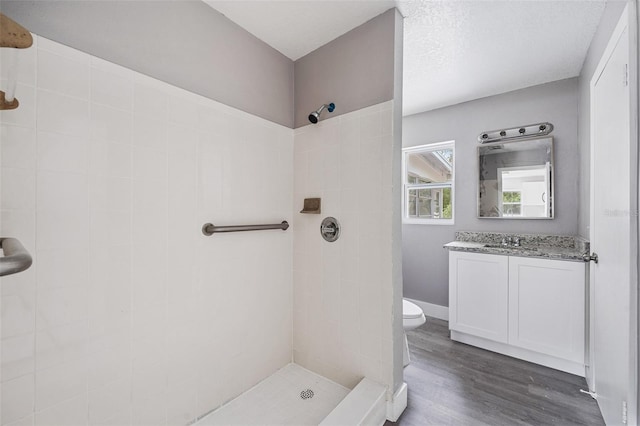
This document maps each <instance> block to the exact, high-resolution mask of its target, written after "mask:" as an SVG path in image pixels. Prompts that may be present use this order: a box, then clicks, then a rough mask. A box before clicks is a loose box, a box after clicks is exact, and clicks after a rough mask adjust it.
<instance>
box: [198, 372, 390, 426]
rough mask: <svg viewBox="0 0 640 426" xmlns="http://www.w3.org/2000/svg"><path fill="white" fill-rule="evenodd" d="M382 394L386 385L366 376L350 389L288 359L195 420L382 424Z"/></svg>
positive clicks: (201, 425)
mask: <svg viewBox="0 0 640 426" xmlns="http://www.w3.org/2000/svg"><path fill="white" fill-rule="evenodd" d="M363 385H366V386H365V388H366V389H365V392H362V390H363ZM372 391H373V392H372ZM384 395H385V388H384V387H383V386H382V385H379V384H377V383H375V382H372V381H370V380H367V379H363V381H362V382H360V384H358V386H356V388H355V389H354V390H353V391H350V390H349V389H347V388H345V387H344V386H341V385H339V384H337V383H334V382H332V381H330V380H328V379H325V378H324V377H322V376H319V375H317V374H315V373H312V372H311V371H309V370H307V369H305V368H302V367H300V366H299V365H296V364H288V365H287V366H285V367H283V368H281V369H280V370H278V371H276V372H275V373H274V374H272V375H271V376H269V377H267V378H266V379H265V380H263V381H262V382H260V383H258V384H257V385H256V386H254V387H253V388H251V389H250V390H248V391H247V392H245V393H243V394H242V395H240V396H238V397H237V398H235V399H233V400H231V401H229V402H228V403H227V404H225V405H223V406H222V407H220V408H218V409H217V410H215V411H213V412H211V413H209V414H207V415H206V416H204V417H202V418H201V419H200V420H198V421H197V422H196V423H195V426H214V425H215V426H218V425H225V426H226V425H246V426H248V425H278V426H280V425H295V426H302V425H310V426H311V425H314V426H317V425H320V424H322V425H345V426H346V425H358V424H365V422H366V424H380V425H381V424H383V423H384V421H385V417H386V416H385V400H384Z"/></svg>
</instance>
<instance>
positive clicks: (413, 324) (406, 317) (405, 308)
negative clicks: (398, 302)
mask: <svg viewBox="0 0 640 426" xmlns="http://www.w3.org/2000/svg"><path fill="white" fill-rule="evenodd" d="M426 321H427V319H426V318H425V316H424V312H422V309H420V306H418V305H416V304H415V303H413V302H409V301H408V300H406V299H402V326H403V327H404V351H403V352H404V354H403V355H404V366H405V367H406V366H407V365H409V362H410V361H411V360H410V359H409V342H408V341H407V331H409V330H413V329H414V328H418V327H420V326H421V325H422V324H424V323H425V322H426Z"/></svg>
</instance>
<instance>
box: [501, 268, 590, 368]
mask: <svg viewBox="0 0 640 426" xmlns="http://www.w3.org/2000/svg"><path fill="white" fill-rule="evenodd" d="M585 272H586V267H585V264H584V263H581V262H568V261H558V260H547V259H534V258H526V257H510V258H509V344H510V345H513V346H518V347H521V348H525V349H529V350H532V351H536V352H540V353H544V354H548V355H552V356H556V357H559V358H563V359H567V360H571V361H575V362H578V363H584V353H585V346H584V345H585V328H584V327H585Z"/></svg>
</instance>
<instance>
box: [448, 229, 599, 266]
mask: <svg viewBox="0 0 640 426" xmlns="http://www.w3.org/2000/svg"><path fill="white" fill-rule="evenodd" d="M507 236H512V237H513V236H518V237H520V240H521V247H502V245H501V242H502V238H503V237H507ZM444 248H446V249H448V250H453V251H466V252H472V253H486V254H497V255H503V256H519V257H537V258H543V259H555V260H569V261H574V262H583V261H584V260H583V259H582V257H583V256H584V255H585V254H587V253H588V252H589V242H588V241H586V240H585V239H583V238H580V237H576V236H563V235H537V234H505V233H497V232H456V241H452V242H450V243H447V244H445V245H444Z"/></svg>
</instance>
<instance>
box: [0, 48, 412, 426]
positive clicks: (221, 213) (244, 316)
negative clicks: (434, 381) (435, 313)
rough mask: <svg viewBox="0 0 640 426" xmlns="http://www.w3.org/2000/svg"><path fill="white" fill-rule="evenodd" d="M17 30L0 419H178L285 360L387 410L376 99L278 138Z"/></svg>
mask: <svg viewBox="0 0 640 426" xmlns="http://www.w3.org/2000/svg"><path fill="white" fill-rule="evenodd" d="M34 38H35V40H34V46H33V47H32V48H30V49H26V50H24V51H20V52H19V62H18V64H19V72H18V81H19V84H18V88H17V97H18V98H19V100H20V107H19V108H18V109H16V110H12V111H3V112H1V113H0V123H1V132H2V133H1V141H0V142H1V151H0V158H1V166H2V168H1V170H2V175H1V194H0V195H1V202H0V210H1V222H0V234H2V235H3V236H4V235H7V236H15V237H18V238H19V239H20V240H21V241H22V242H23V244H24V245H25V247H26V248H27V249H28V250H29V251H30V252H31V253H32V254H33V257H34V265H33V266H32V267H31V268H30V269H29V270H27V271H26V272H24V273H21V274H17V275H12V276H9V277H4V278H3V279H2V306H1V314H2V328H1V338H2V354H1V359H2V366H1V367H2V375H1V379H0V380H1V382H2V397H1V399H2V407H1V410H2V412H1V424H2V425H18V424H20V425H31V424H36V425H40V424H42V425H44V424H58V425H75V424H114V425H124V424H146V425H163V424H171V425H173V424H176V425H179V424H187V423H189V422H192V421H194V420H195V419H197V418H199V417H201V416H203V415H204V414H206V413H208V412H210V411H211V410H213V409H215V408H217V407H220V406H221V405H222V404H224V403H226V402H228V401H229V400H231V399H232V398H234V397H236V396H238V395H239V394H241V393H243V392H245V391H246V390H248V389H250V388H251V387H252V386H254V385H256V384H257V383H259V382H260V381H261V380H263V379H265V378H266V377H268V376H270V375H271V374H273V373H274V372H276V371H277V370H278V369H280V368H282V367H284V366H286V365H287V364H288V363H291V362H295V363H297V364H298V365H300V366H302V367H305V368H307V369H309V370H311V371H313V372H316V373H318V374H321V375H323V376H324V377H326V378H328V379H330V380H333V381H335V382H337V383H338V384H340V385H343V386H346V387H347V388H353V387H354V386H355V385H356V384H357V383H358V381H359V380H360V379H362V378H363V377H367V378H370V379H372V380H374V381H377V382H379V383H381V384H383V385H385V386H386V387H387V388H388V395H387V396H388V399H390V398H391V396H392V395H393V391H394V389H393V387H394V384H396V385H397V382H398V380H397V377H395V376H397V371H398V369H397V368H396V369H394V363H397V360H396V357H397V355H394V354H395V353H396V352H397V348H400V340H398V339H401V336H402V331H401V328H400V327H401V322H399V320H398V319H399V318H400V317H399V312H398V311H397V310H396V311H394V308H393V304H392V300H395V299H397V300H398V301H399V300H400V298H399V295H397V294H394V293H393V292H394V287H393V286H392V285H391V283H392V281H393V274H394V272H393V270H392V269H393V268H397V267H398V264H399V262H398V261H397V259H394V257H393V249H392V247H393V244H394V242H393V239H394V235H392V234H393V232H392V230H393V227H392V226H391V222H392V221H393V220H394V209H393V208H392V207H391V206H392V205H393V202H394V201H393V200H394V197H395V196H396V195H397V194H394V192H393V185H392V179H391V175H392V174H393V173H394V170H395V169H394V167H395V164H396V162H395V160H394V152H395V150H398V151H399V147H398V146H397V145H394V140H398V138H394V128H393V122H394V117H395V116H396V115H397V109H394V102H393V101H389V102H385V103H382V104H377V105H374V106H371V107H368V108H364V109H361V110H358V111H354V112H352V113H349V114H344V115H342V116H339V117H336V118H330V119H326V120H324V121H322V122H321V123H320V124H318V125H317V126H315V127H314V126H306V127H302V128H299V129H297V130H292V129H289V128H287V127H284V126H280V125H277V124H274V123H272V122H269V121H267V120H264V119H262V118H258V117H256V116H253V115H250V114H247V113H244V112H241V111H239V110H236V109H234V108H231V107H228V106H225V105H223V104H220V103H217V102H215V101H212V100H209V99H207V98H204V97H201V96H199V95H195V94H193V93H190V92H187V91H185V90H182V89H179V88H177V87H174V86H171V85H169V84H166V83H163V82H160V81H158V80H155V79H153V78H150V77H147V76H145V75H142V74H139V73H137V72H134V71H132V70H129V69H127V68H123V67H120V66H118V65H115V64H113V63H110V62H107V61H104V60H102V59H99V58H97V57H93V56H91V55H88V54H86V53H83V52H80V51H78V50H75V49H72V48H69V47H66V46H63V45H61V44H58V43H56V42H53V41H50V40H48V39H46V38H43V37H34ZM2 54H3V55H4V54H5V52H2ZM3 58H4V57H3ZM2 63H3V67H2V68H1V69H0V71H1V73H0V85H3V84H4V83H5V80H3V79H4V78H5V77H4V76H5V75H6V65H4V64H6V61H2ZM396 130H397V129H396ZM307 197H321V198H322V203H323V204H322V210H323V214H322V215H303V214H300V213H299V210H300V209H302V204H303V199H304V198H307ZM325 213H326V214H325ZM327 215H332V216H335V217H337V218H338V220H339V221H340V222H341V225H342V229H343V234H342V236H341V239H340V240H338V241H337V242H336V243H326V242H325V241H323V240H322V239H321V238H320V233H319V229H318V228H319V224H320V221H321V219H322V218H323V217H324V216H327ZM283 220H287V221H288V222H289V223H290V224H291V227H290V228H289V229H288V230H287V231H280V230H271V231H260V232H240V233H231V234H214V235H213V236H210V237H205V236H203V235H202V232H201V227H202V225H203V224H204V223H207V222H213V223H214V224H216V225H236V224H253V223H255V224H260V223H280V222H281V221H283ZM376 230H377V231H376ZM378 231H380V232H378ZM396 329H397V330H396ZM394 339H395V340H398V341H397V342H396V341H395V340H394ZM394 374H395V376H394Z"/></svg>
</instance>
